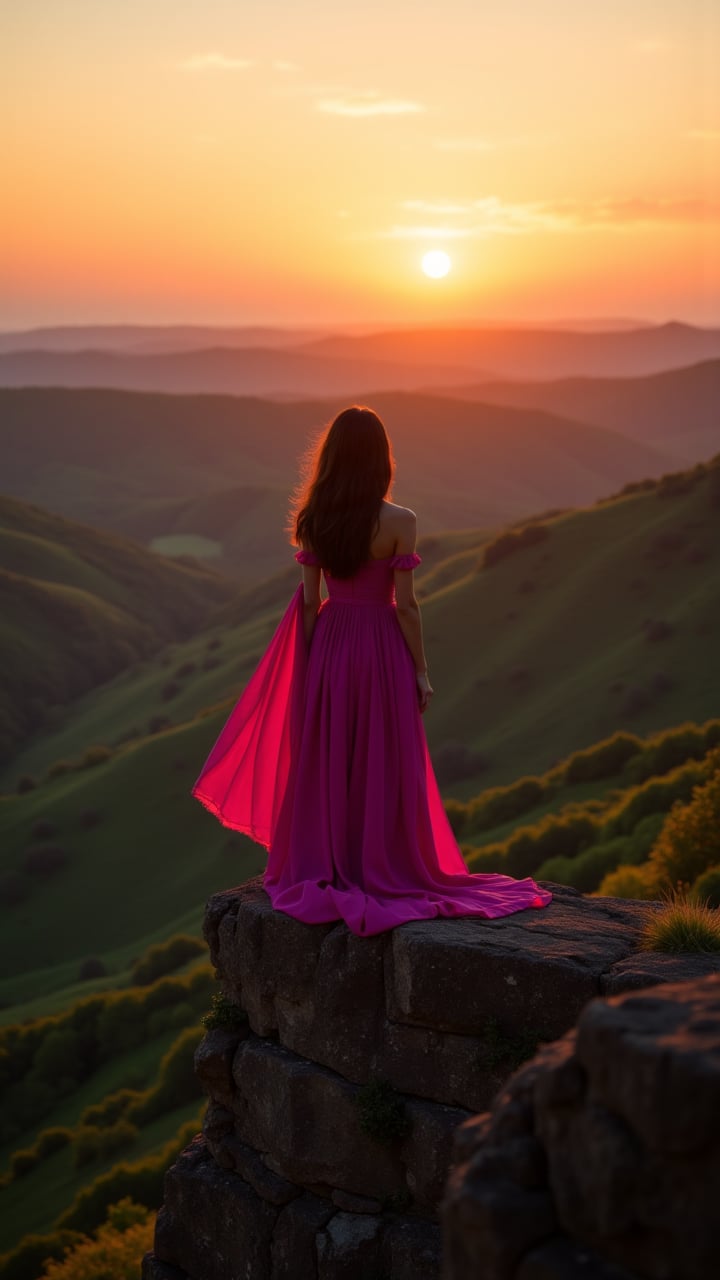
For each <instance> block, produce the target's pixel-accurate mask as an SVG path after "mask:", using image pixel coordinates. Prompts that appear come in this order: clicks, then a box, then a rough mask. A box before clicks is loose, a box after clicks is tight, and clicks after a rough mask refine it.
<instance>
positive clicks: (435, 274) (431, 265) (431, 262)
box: [422, 249, 452, 280]
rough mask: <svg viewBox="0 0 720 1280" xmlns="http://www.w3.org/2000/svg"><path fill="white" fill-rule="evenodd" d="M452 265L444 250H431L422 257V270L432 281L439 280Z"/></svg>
mask: <svg viewBox="0 0 720 1280" xmlns="http://www.w3.org/2000/svg"><path fill="white" fill-rule="evenodd" d="M451 266H452V263H451V261H450V258H449V256H448V254H447V253H445V251H444V249H431V250H430V252H429V253H426V254H425V255H424V256H423V260H422V269H423V271H424V272H425V275H426V276H430V278H431V279H432V280H440V279H441V278H442V276H446V275H447V273H448V271H449V270H450V267H451Z"/></svg>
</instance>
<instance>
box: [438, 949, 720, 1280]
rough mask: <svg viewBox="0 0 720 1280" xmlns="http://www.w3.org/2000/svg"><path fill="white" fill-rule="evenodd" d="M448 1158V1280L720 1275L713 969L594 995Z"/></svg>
mask: <svg viewBox="0 0 720 1280" xmlns="http://www.w3.org/2000/svg"><path fill="white" fill-rule="evenodd" d="M455 1157H456V1165H455V1167H454V1168H453V1170H452V1172H451V1174H450V1178H449V1181H448V1188H447V1195H446V1199H445V1202H444V1227H445V1244H446V1248H445V1270H444V1276H445V1280H470V1278H471V1277H477V1276H482V1277H483V1280H582V1278H583V1277H584V1278H585V1280H638V1278H640V1277H642V1278H643V1280H709V1277H710V1276H713V1275H717V1274H718V1262H717V1231H716V1228H715V1222H716V1214H717V1204H718V1198H719V1197H720V975H719V974H715V975H713V976H711V977H707V978H702V979H700V980H699V981H695V982H684V983H678V984H675V985H670V986H663V987H656V988H655V989H654V990H652V991H644V992H642V993H631V994H627V995H623V996H619V997H615V998H614V999H612V1000H607V1001H605V1000H594V1001H593V1002H592V1003H591V1004H590V1005H588V1007H587V1008H586V1009H585V1010H584V1011H583V1012H582V1014H581V1015H580V1019H579V1022H578V1025H577V1028H576V1029H575V1030H573V1031H571V1032H569V1033H568V1034H567V1035H565V1036H564V1037H563V1038H562V1039H560V1040H558V1041H556V1042H555V1043H554V1044H550V1045H546V1046H545V1047H544V1048H543V1049H542V1050H541V1051H540V1052H539V1053H538V1054H537V1055H536V1057H535V1058H534V1059H533V1060H532V1062H529V1063H528V1064H527V1065H526V1066H525V1067H522V1068H520V1070H519V1071H518V1072H517V1073H516V1074H515V1075H514V1076H513V1077H512V1078H511V1080H510V1081H509V1082H508V1084H507V1086H506V1087H505V1089H503V1090H502V1092H501V1093H500V1094H499V1095H498V1097H497V1099H496V1101H495V1103H494V1105H493V1108H492V1111H491V1112H490V1114H486V1115H483V1116H479V1117H477V1118H476V1119H475V1120H472V1121H470V1122H469V1123H467V1124H466V1125H464V1126H463V1127H462V1128H460V1129H459V1130H458V1131H457V1133H456V1136H455Z"/></svg>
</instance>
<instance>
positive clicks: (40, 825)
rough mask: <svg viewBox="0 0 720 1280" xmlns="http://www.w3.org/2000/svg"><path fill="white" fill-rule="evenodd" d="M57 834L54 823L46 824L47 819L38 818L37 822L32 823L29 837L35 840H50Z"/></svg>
mask: <svg viewBox="0 0 720 1280" xmlns="http://www.w3.org/2000/svg"><path fill="white" fill-rule="evenodd" d="M57 834H58V828H57V827H56V825H55V823H54V822H48V820H47V818H38V819H37V822H33V824H32V826H31V828H30V835H31V836H34V838H35V839H36V840H51V839H52V837H53V836H56V835H57Z"/></svg>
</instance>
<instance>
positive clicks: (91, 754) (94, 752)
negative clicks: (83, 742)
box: [80, 743, 113, 769]
mask: <svg viewBox="0 0 720 1280" xmlns="http://www.w3.org/2000/svg"><path fill="white" fill-rule="evenodd" d="M112 755H113V750H112V747H105V746H101V745H100V744H99V743H98V744H96V745H95V746H94V747H88V749H87V751H86V752H85V754H84V755H83V757H82V760H81V761H80V768H81V769H94V768H95V766H96V765H98V764H105V762H106V760H110V759H111V757H112Z"/></svg>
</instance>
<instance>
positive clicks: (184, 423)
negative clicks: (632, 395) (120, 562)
mask: <svg viewBox="0 0 720 1280" xmlns="http://www.w3.org/2000/svg"><path fill="white" fill-rule="evenodd" d="M371 403H372V404H373V406H374V407H376V408H377V409H378V411H379V412H380V413H381V414H382V416H383V418H384V419H385V421H386V422H387V426H388V430H389V431H390V434H391V436H392V440H393V446H394V449H395V452H396V455H397V458H398V481H397V486H396V496H397V498H398V500H399V501H402V502H403V503H405V504H407V505H409V506H411V507H412V508H413V509H414V510H417V511H418V513H419V518H420V527H421V530H422V532H423V533H426V534H435V533H438V532H443V531H444V530H446V529H468V528H470V529H473V528H478V527H483V528H497V527H498V526H499V525H502V524H505V523H507V522H508V521H510V520H514V519H518V518H521V517H525V516H529V515H531V514H532V513H533V512H536V511H542V510H545V509H546V508H548V507H558V506H563V507H567V506H576V505H578V504H583V503H587V502H592V501H594V500H595V499H596V498H598V497H599V496H601V495H603V494H605V493H608V492H612V491H613V490H614V489H617V488H619V487H620V485H622V484H624V483H625V482H626V481H629V480H639V479H641V478H642V477H644V476H646V475H648V474H659V473H660V472H662V471H666V470H669V469H671V468H672V467H674V466H675V465H676V463H675V461H674V459H673V458H672V457H671V456H669V455H667V454H664V453H663V452H662V451H661V450H659V449H657V448H655V447H654V446H653V445H651V444H648V443H645V442H638V441H636V440H630V439H628V438H627V437H625V436H622V435H620V434H618V433H617V432H615V431H608V430H606V429H604V428H602V427H597V426H588V425H587V424H586V423H584V422H581V421H577V420H573V419H571V418H569V417H559V416H557V415H555V414H553V413H549V412H544V411H542V410H538V409H536V408H533V407H530V408H527V407H523V408H517V407H508V406H506V405H489V404H473V403H463V402H462V401H459V400H448V399H445V398H444V397H443V396H441V395H424V394H420V393H402V392H383V393H378V394H376V395H373V397H372V400H371ZM338 407H339V406H338V403H337V401H336V400H328V399H324V400H320V399H316V400H306V401H303V402H302V403H289V404H288V403H276V402H274V401H271V400H262V399H258V398H253V397H241V396H227V395H170V394H160V393H157V394H153V393H133V392H127V391H125V392H124V391H111V390H93V389H88V388H84V389H76V390H70V389H62V388H57V387H56V388H29V387H28V388H22V389H17V390H9V389H6V388H3V389H0V446H2V449H3V457H4V465H3V474H4V485H5V488H6V490H7V491H8V492H11V493H13V494H16V495H17V496H18V497H20V498H23V499H25V500H28V501H31V502H38V503H42V504H43V505H45V506H47V507H49V508H51V509H52V510H53V511H58V512H60V513H61V514H63V515H65V516H68V517H69V518H72V519H80V520H85V521H88V522H89V523H91V524H93V525H98V526H100V527H102V528H110V529H113V530H118V531H120V532H122V533H124V534H126V535H129V536H131V537H133V538H136V539H138V540H140V541H143V542H146V543H152V545H154V546H160V547H163V546H165V547H166V548H167V546H168V544H167V543H164V542H160V543H158V542H157V541H156V540H157V539H165V538H167V537H177V535H179V534H182V535H186V536H193V535H194V536H195V537H196V538H202V539H206V540H210V541H211V542H213V543H219V544H220V546H219V547H214V548H207V547H206V546H205V548H204V549H205V550H208V549H210V550H214V551H215V552H216V553H217V555H218V557H219V558H218V559H217V563H218V564H219V565H220V566H221V567H222V568H224V569H226V570H227V569H228V568H229V567H232V571H233V573H234V575H235V576H236V577H237V578H238V579H239V580H240V581H241V582H242V583H244V584H249V583H258V582H261V581H262V580H263V578H265V577H267V576H268V575H269V574H270V573H272V572H274V571H277V570H278V569H280V568H281V567H282V565H283V563H284V559H283V557H284V555H285V545H286V544H285V538H284V534H283V525H284V523H285V513H286V507H287V495H288V493H289V492H290V490H291V489H292V488H293V486H294V485H295V483H296V479H297V468H298V459H299V457H300V455H301V454H302V453H303V452H304V450H305V448H306V446H307V443H308V440H309V438H310V436H311V433H312V432H314V431H316V430H317V429H318V428H319V427H320V426H322V424H323V423H325V422H327V421H328V420H329V419H330V418H331V417H332V416H333V415H334V413H336V412H337V409H338ZM439 442H440V444H439ZM199 545H200V547H201V549H202V548H203V544H199Z"/></svg>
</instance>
